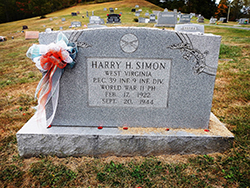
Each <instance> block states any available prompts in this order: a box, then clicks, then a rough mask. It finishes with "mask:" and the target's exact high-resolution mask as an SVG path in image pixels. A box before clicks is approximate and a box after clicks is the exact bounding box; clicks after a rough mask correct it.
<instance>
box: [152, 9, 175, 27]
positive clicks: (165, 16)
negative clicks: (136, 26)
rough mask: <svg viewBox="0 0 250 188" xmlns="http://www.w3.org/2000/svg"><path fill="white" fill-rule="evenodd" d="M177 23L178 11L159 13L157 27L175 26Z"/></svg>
mask: <svg viewBox="0 0 250 188" xmlns="http://www.w3.org/2000/svg"><path fill="white" fill-rule="evenodd" d="M176 23H177V13H176V12H160V13H159V14H158V15H157V24H156V25H155V26H156V27H174V26H175V24H176Z"/></svg>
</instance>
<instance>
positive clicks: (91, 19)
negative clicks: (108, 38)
mask: <svg viewBox="0 0 250 188" xmlns="http://www.w3.org/2000/svg"><path fill="white" fill-rule="evenodd" d="M89 24H101V25H102V24H104V19H101V18H100V17H99V16H90V17H89ZM89 24H88V25H89Z"/></svg>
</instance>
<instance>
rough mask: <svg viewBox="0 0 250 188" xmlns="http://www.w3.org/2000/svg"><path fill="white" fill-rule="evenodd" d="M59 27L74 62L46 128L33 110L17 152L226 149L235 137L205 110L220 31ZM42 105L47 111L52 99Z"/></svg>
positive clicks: (49, 38)
mask: <svg viewBox="0 0 250 188" xmlns="http://www.w3.org/2000/svg"><path fill="white" fill-rule="evenodd" d="M58 33H59V32H53V33H41V34H40V38H39V42H40V43H41V44H44V45H47V44H50V43H51V42H55V41H56V37H57V34H58ZM63 33H64V34H65V35H66V37H67V38H68V40H69V42H75V44H77V45H78V48H79V50H78V53H77V56H76V62H77V63H76V65H75V67H74V68H73V69H70V68H69V67H66V68H65V70H64V72H63V75H62V77H61V79H60V83H59V87H60V94H59V98H58V102H57V104H58V105H57V109H56V112H55V116H54V119H53V122H52V123H51V128H47V127H46V126H44V125H39V122H38V121H37V119H36V118H37V116H36V115H35V116H34V117H33V118H32V119H31V120H30V121H29V122H28V123H27V124H25V126H24V127H23V128H22V129H21V130H20V131H18V133H17V142H18V150H19V154H20V156H23V157H31V156H39V155H57V156H61V157H65V156H82V155H87V156H89V155H90V156H109V155H115V156H136V155H143V156H145V155H147V156H152V155H161V154H177V153H178V154H190V153H196V154H206V153H213V152H221V151H225V150H226V149H227V148H229V147H230V145H231V143H232V141H233V135H232V134H231V133H229V132H228V130H227V129H226V128H225V126H223V125H222V124H221V123H220V122H219V120H218V119H217V118H216V117H215V116H214V115H211V116H210V112H211V106H212V98H213V90H214V82H215V76H216V69H217V66H218V56H219V49H220V40H221V37H220V36H215V35H212V34H209V35H206V34H204V35H196V34H192V33H178V32H175V31H170V30H162V29H155V28H154V29H152V28H136V27H128V28H126V27H122V28H109V27H108V28H99V29H84V30H71V31H64V32H63ZM145 38H146V39H147V40H145ZM45 109H46V114H47V116H48V117H49V116H50V115H51V113H52V110H53V109H52V105H51V101H49V102H48V103H47V104H46V108H45ZM210 117H211V118H210ZM209 122H210V124H209ZM213 127H215V128H213ZM166 128H168V130H169V131H166V130H167V129H166ZM208 128H209V130H210V132H205V131H204V129H208ZM217 128H218V129H217ZM127 129H128V130H127ZM220 130H221V131H220ZM221 132H223V134H222V135H223V136H221Z"/></svg>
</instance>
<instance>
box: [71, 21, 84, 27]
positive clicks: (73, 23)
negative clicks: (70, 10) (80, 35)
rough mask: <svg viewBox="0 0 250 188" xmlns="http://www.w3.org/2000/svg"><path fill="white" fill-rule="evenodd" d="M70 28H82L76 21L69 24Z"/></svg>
mask: <svg viewBox="0 0 250 188" xmlns="http://www.w3.org/2000/svg"><path fill="white" fill-rule="evenodd" d="M71 27H82V23H81V22H77V21H74V22H71Z"/></svg>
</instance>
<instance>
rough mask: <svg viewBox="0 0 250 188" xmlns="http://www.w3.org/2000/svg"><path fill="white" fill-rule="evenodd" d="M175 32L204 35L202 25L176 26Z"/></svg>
mask: <svg viewBox="0 0 250 188" xmlns="http://www.w3.org/2000/svg"><path fill="white" fill-rule="evenodd" d="M175 31H178V32H187V33H201V34H204V25H200V24H178V25H175Z"/></svg>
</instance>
